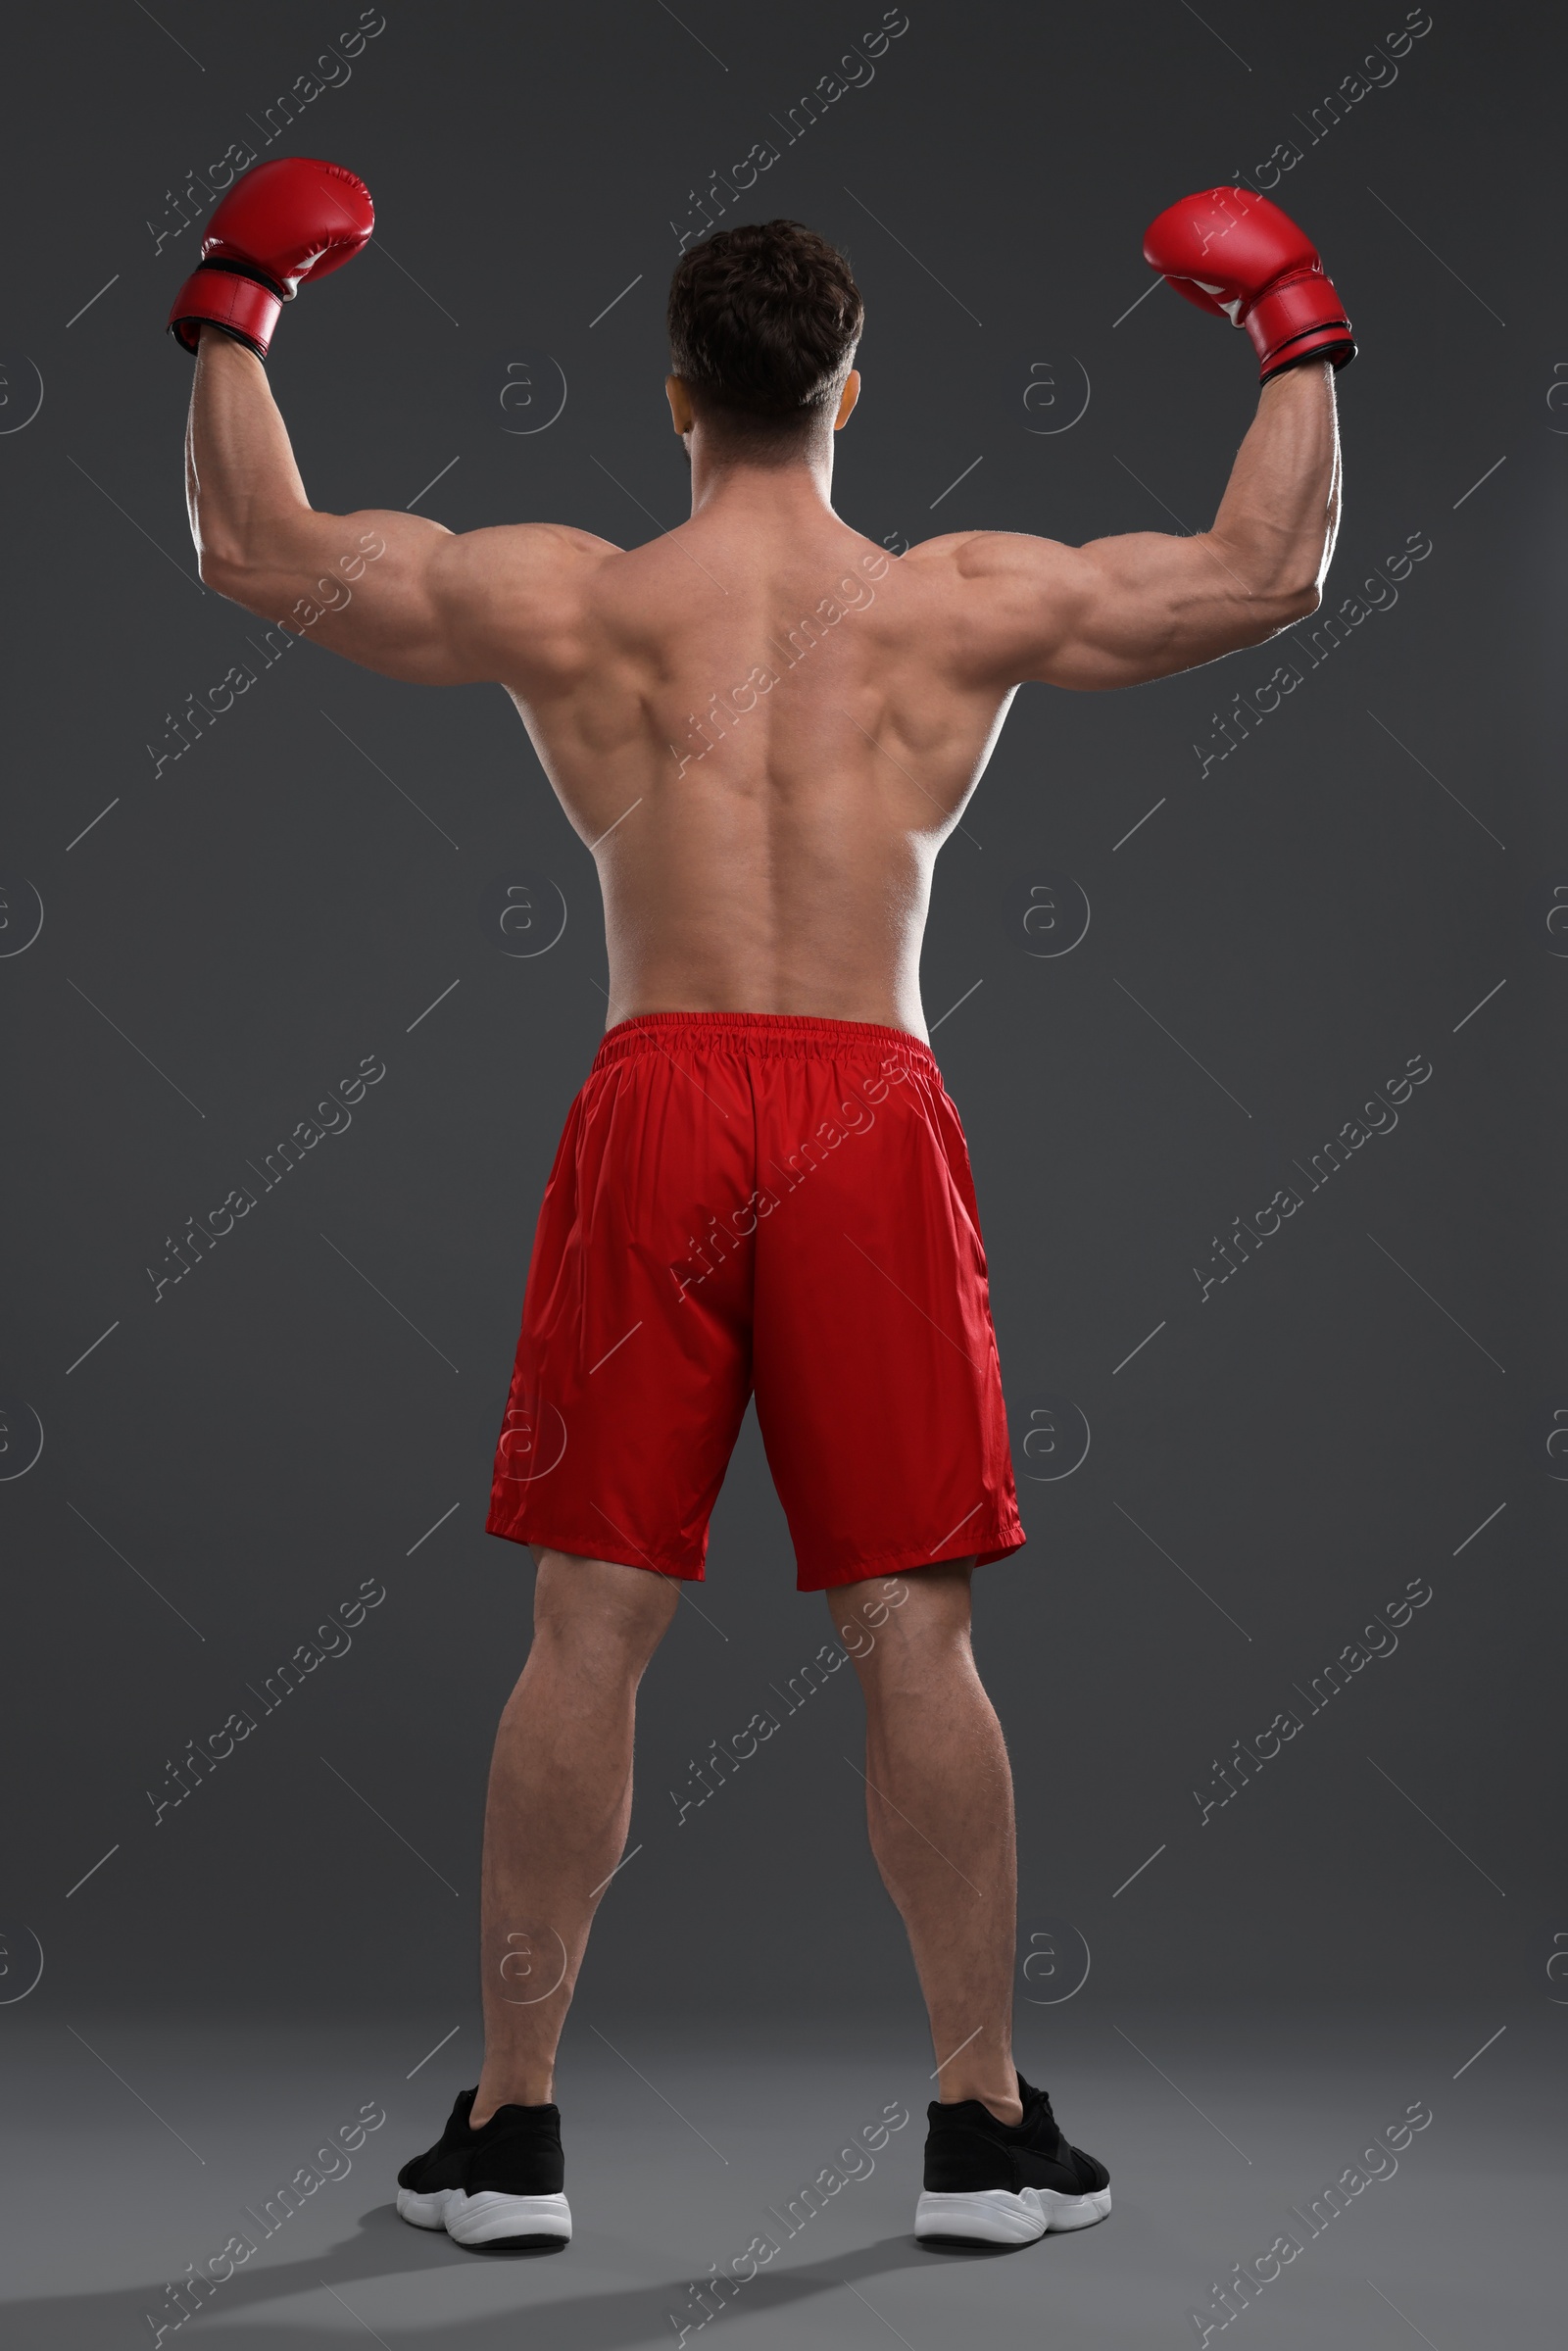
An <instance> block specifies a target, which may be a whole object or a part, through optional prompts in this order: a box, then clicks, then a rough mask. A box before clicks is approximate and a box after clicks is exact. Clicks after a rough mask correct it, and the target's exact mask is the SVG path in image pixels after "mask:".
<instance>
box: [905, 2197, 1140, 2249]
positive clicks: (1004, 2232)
mask: <svg viewBox="0 0 1568 2351" xmlns="http://www.w3.org/2000/svg"><path fill="white" fill-rule="evenodd" d="M1109 2210H1110V2190H1109V2188H1108V2187H1103V2188H1100V2189H1098V2190H1097V2191H1096V2192H1095V2193H1094V2194H1093V2195H1089V2196H1067V2195H1063V2194H1061V2192H1060V2191H1059V2190H1058V2189H1056V2188H1053V2187H1046V2188H1039V2187H1026V2188H1023V2189H1021V2190H1020V2191H1019V2193H1018V2194H1017V2195H1014V2194H1013V2193H1012V2192H1011V2190H1010V2189H1009V2188H1005V2187H983V2188H975V2189H973V2190H971V2191H969V2192H968V2193H966V2194H944V2195H939V2194H937V2193H936V2192H935V2191H934V2190H933V2189H931V2188H925V2189H923V2190H922V2191H921V2196H920V2201H919V2203H918V2204H917V2205H916V2206H915V2210H914V2233H915V2235H916V2236H917V2237H919V2238H921V2239H922V2240H923V2239H926V2238H933V2237H946V2238H956V2239H958V2240H960V2241H961V2242H963V2243H966V2244H979V2245H1032V2244H1033V2243H1034V2241H1035V2239H1036V2238H1037V2237H1042V2236H1044V2235H1045V2234H1046V2232H1047V2230H1048V2229H1091V2228H1093V2226H1094V2224H1095V2223H1096V2221H1103V2219H1104V2217H1105V2215H1106V2213H1107V2212H1109Z"/></svg>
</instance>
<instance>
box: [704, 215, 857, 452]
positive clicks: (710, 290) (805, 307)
mask: <svg viewBox="0 0 1568 2351" xmlns="http://www.w3.org/2000/svg"><path fill="white" fill-rule="evenodd" d="M668 316H669V352H670V365H671V368H672V370H673V372H674V373H675V374H676V375H678V376H680V378H681V379H682V381H683V382H684V383H686V384H687V385H688V386H689V387H690V389H691V393H692V399H693V405H694V407H695V408H697V409H698V410H699V412H700V413H702V414H703V415H704V416H708V417H711V419H712V420H713V421H715V422H717V423H719V424H720V426H721V429H722V430H723V431H724V433H725V435H726V436H727V437H728V436H730V435H733V436H734V437H735V438H737V439H744V440H745V441H747V442H749V443H751V444H753V445H754V446H755V447H756V448H757V449H758V450H759V452H761V451H763V450H767V449H771V450H773V451H775V452H781V451H783V450H785V449H791V448H794V447H796V446H797V445H798V444H799V443H800V442H802V441H804V440H805V439H806V437H807V436H808V434H809V431H810V427H811V423H812V421H813V419H814V418H815V417H816V416H820V415H821V414H822V412H823V411H824V410H825V409H827V408H829V407H830V406H831V405H835V404H836V400H837V394H838V391H839V388H840V386H841V385H842V383H843V381H844V378H845V376H846V374H847V373H848V372H849V367H850V363H851V361H852V360H853V358H854V356H855V347H856V344H857V343H858V340H859V335H860V328H861V326H862V324H863V323H864V318H865V306H864V304H863V303H862V302H861V300H860V292H859V288H858V286H857V284H856V282H855V280H854V278H853V277H852V276H851V275H850V266H849V263H848V262H847V261H846V260H845V258H844V256H843V254H842V253H840V252H839V251H838V250H837V248H836V247H835V246H832V245H830V244H829V243H828V242H827V239H826V238H825V237H819V236H817V235H816V234H815V232H814V230H812V229H809V228H803V227H802V225H801V223H800V222H799V221H798V220H763V221H760V222H757V221H754V222H748V223H747V224H746V225H745V226H743V227H739V228H721V229H719V230H718V231H717V233H716V234H715V235H713V236H711V237H705V238H704V240H703V242H702V243H701V244H700V245H693V246H691V247H689V248H688V250H687V251H686V252H685V253H683V254H682V255H681V257H680V260H679V261H678V262H677V263H676V265H675V274H674V276H673V278H672V279H671V280H670V288H669V315H668Z"/></svg>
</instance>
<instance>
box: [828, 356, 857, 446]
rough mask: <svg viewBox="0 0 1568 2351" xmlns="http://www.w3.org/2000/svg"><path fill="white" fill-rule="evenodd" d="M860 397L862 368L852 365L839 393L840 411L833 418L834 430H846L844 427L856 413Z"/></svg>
mask: <svg viewBox="0 0 1568 2351" xmlns="http://www.w3.org/2000/svg"><path fill="white" fill-rule="evenodd" d="M859 397H860V370H859V368H858V367H852V368H851V369H850V372H849V374H848V375H847V376H846V377H845V378H844V389H843V391H842V392H841V393H840V394H839V413H838V415H837V416H835V417H834V419H833V430H834V431H835V432H842V431H843V430H844V427H845V426H846V424H848V422H849V420H850V418H851V416H853V415H854V413H855V404H856V402H857V401H858V399H859Z"/></svg>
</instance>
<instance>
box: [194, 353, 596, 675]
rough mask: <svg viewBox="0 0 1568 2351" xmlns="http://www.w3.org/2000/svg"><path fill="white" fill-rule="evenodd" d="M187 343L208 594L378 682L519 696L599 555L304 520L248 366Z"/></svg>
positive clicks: (261, 389) (503, 536)
mask: <svg viewBox="0 0 1568 2351" xmlns="http://www.w3.org/2000/svg"><path fill="white" fill-rule="evenodd" d="M200 331H201V342H200V348H199V350H198V352H197V357H196V384H195V389H194V391H193V392H192V395H191V405H190V422H189V426H188V429H187V432H186V439H185V490H186V499H187V502H188V505H189V509H190V526H191V535H192V537H193V538H194V539H195V542H196V551H197V556H198V558H199V561H200V564H201V575H202V578H203V579H204V580H205V581H206V582H207V583H208V585H209V586H210V587H214V588H216V589H217V590H218V592H219V594H220V595H221V596H228V597H231V598H232V599H233V601H234V602H235V603H236V604H241V605H243V606H244V607H245V608H246V610H247V611H248V612H259V613H261V614H262V616H263V617H264V618H265V619H268V620H275V621H281V622H282V624H283V626H284V627H285V628H291V629H294V630H297V631H300V632H302V633H304V634H307V635H309V636H310V637H312V638H313V639H314V640H315V642H316V643H318V644H319V645H324V646H326V647H328V648H329V650H330V651H331V652H333V653H340V654H344V655H346V656H347V658H348V659H349V660H350V661H359V662H362V663H363V664H364V665H365V667H366V668H368V669H378V670H380V672H381V673H382V675H383V676H386V677H399V678H406V679H409V680H411V681H413V682H414V683H416V684H418V685H431V686H450V685H467V684H472V683H474V682H475V681H476V680H480V679H492V678H494V679H501V680H502V681H503V682H507V683H520V682H521V674H520V673H521V671H522V670H523V669H524V668H526V666H527V661H528V648H529V646H530V644H536V643H537V642H538V639H539V634H540V631H541V629H542V628H545V627H548V626H550V625H553V623H552V619H551V615H552V613H554V615H555V617H556V619H558V620H559V618H560V617H561V616H563V608H564V605H565V604H566V603H568V602H569V597H568V596H567V594H566V591H567V589H568V586H569V581H570V579H571V577H572V576H573V575H576V574H579V573H580V572H581V570H582V568H583V564H584V559H585V557H586V556H587V554H588V553H589V551H590V550H594V549H598V550H599V551H600V552H601V553H604V552H607V550H605V549H604V546H603V543H602V542H600V541H598V540H595V539H592V538H591V537H590V536H589V534H588V533H587V532H583V531H571V530H564V529H560V528H557V527H556V526H555V525H553V524H550V523H531V524H516V525H512V526H508V527H503V528H500V529H495V530H477V531H466V532H462V533H455V532H453V531H449V530H447V529H445V528H443V526H442V525H441V524H440V523H439V522H432V521H429V520H428V519H427V518H426V517H425V516H423V515H420V514H399V513H397V512H395V511H389V510H386V509H382V508H368V509H364V510H362V511H361V512H359V513H356V514H322V513H319V512H318V511H317V510H316V509H315V508H314V507H313V506H312V505H311V502H310V500H309V499H308V498H307V496H306V494H305V485H304V483H303V482H302V481H301V479H300V473H299V467H298V466H297V465H296V464H295V462H294V452H293V449H292V448H291V446H290V444H289V437H288V432H287V430H286V428H285V426H284V423H283V419H282V417H281V416H280V415H279V414H278V409H277V404H276V402H275V401H274V400H273V398H272V389H271V386H270V383H269V382H268V379H267V370H266V368H265V367H263V365H262V363H261V361H260V360H259V359H258V358H257V357H256V355H255V353H254V352H252V351H249V350H247V349H246V348H245V347H244V346H243V345H242V344H240V343H237V342H234V341H232V340H230V339H229V338H228V337H227V336H226V335H224V334H222V333H221V331H220V330H219V329H218V328H217V327H215V326H212V325H206V326H203V327H202V328H201V330H200Z"/></svg>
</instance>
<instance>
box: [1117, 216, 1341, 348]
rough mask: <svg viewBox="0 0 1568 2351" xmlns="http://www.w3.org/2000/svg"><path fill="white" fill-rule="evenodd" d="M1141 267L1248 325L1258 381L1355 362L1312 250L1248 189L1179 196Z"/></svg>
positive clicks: (1151, 236) (1149, 233)
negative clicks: (1320, 363) (1313, 366)
mask: <svg viewBox="0 0 1568 2351" xmlns="http://www.w3.org/2000/svg"><path fill="white" fill-rule="evenodd" d="M1144 259H1145V261H1146V262H1147V263H1148V264H1149V266H1150V268H1151V269H1157V270H1158V271H1159V272H1160V274H1161V276H1162V277H1163V278H1164V279H1165V282H1166V284H1167V285H1172V286H1174V287H1175V289H1176V291H1177V293H1178V294H1183V295H1185V296H1186V298H1187V300H1188V301H1189V302H1196V303H1197V305H1198V307H1199V309H1200V310H1201V311H1211V312H1213V313H1214V315H1215V316H1216V317H1218V318H1229V320H1230V322H1231V324H1232V325H1233V326H1245V327H1246V329H1247V331H1248V334H1249V335H1250V337H1251V343H1252V349H1253V350H1254V351H1255V352H1256V353H1257V357H1258V370H1257V380H1258V382H1259V383H1267V381H1268V379H1269V377H1270V376H1271V375H1278V374H1280V373H1281V372H1282V370H1283V369H1285V368H1286V367H1296V366H1298V365H1299V362H1300V361H1302V360H1328V361H1329V362H1330V363H1331V364H1332V365H1333V366H1334V367H1344V366H1345V365H1346V363H1347V361H1348V360H1353V359H1354V357H1355V337H1354V335H1353V334H1352V333H1351V331H1350V321H1349V320H1348V318H1347V317H1346V316H1345V312H1344V310H1343V309H1342V308H1341V305H1340V298H1339V296H1338V294H1336V292H1335V291H1334V288H1333V287H1332V286H1331V285H1330V283H1329V281H1328V279H1327V278H1326V277H1325V276H1324V274H1323V264H1322V263H1321V262H1320V261H1319V259H1318V257H1317V252H1316V249H1315V247H1314V246H1313V245H1312V243H1311V241H1310V239H1309V238H1308V237H1306V236H1304V235H1303V234H1302V232H1301V230H1300V229H1299V228H1298V227H1297V225H1296V222H1295V221H1294V220H1291V219H1290V217H1289V215H1288V214H1285V213H1282V212H1281V211H1280V208H1279V206H1278V205H1277V204H1270V202H1269V200H1268V198H1267V197H1266V196H1258V195H1254V193H1253V192H1252V190H1251V189H1250V188H1237V187H1231V188H1208V189H1206V190H1205V191H1204V193H1203V194H1202V195H1201V196H1184V197H1183V198H1182V200H1181V202H1180V204H1173V205H1172V206H1171V207H1170V209H1169V211H1168V212H1163V213H1161V214H1160V216H1159V218H1158V220H1152V221H1151V222H1150V224H1149V227H1148V229H1147V230H1146V232H1145V235H1144Z"/></svg>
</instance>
